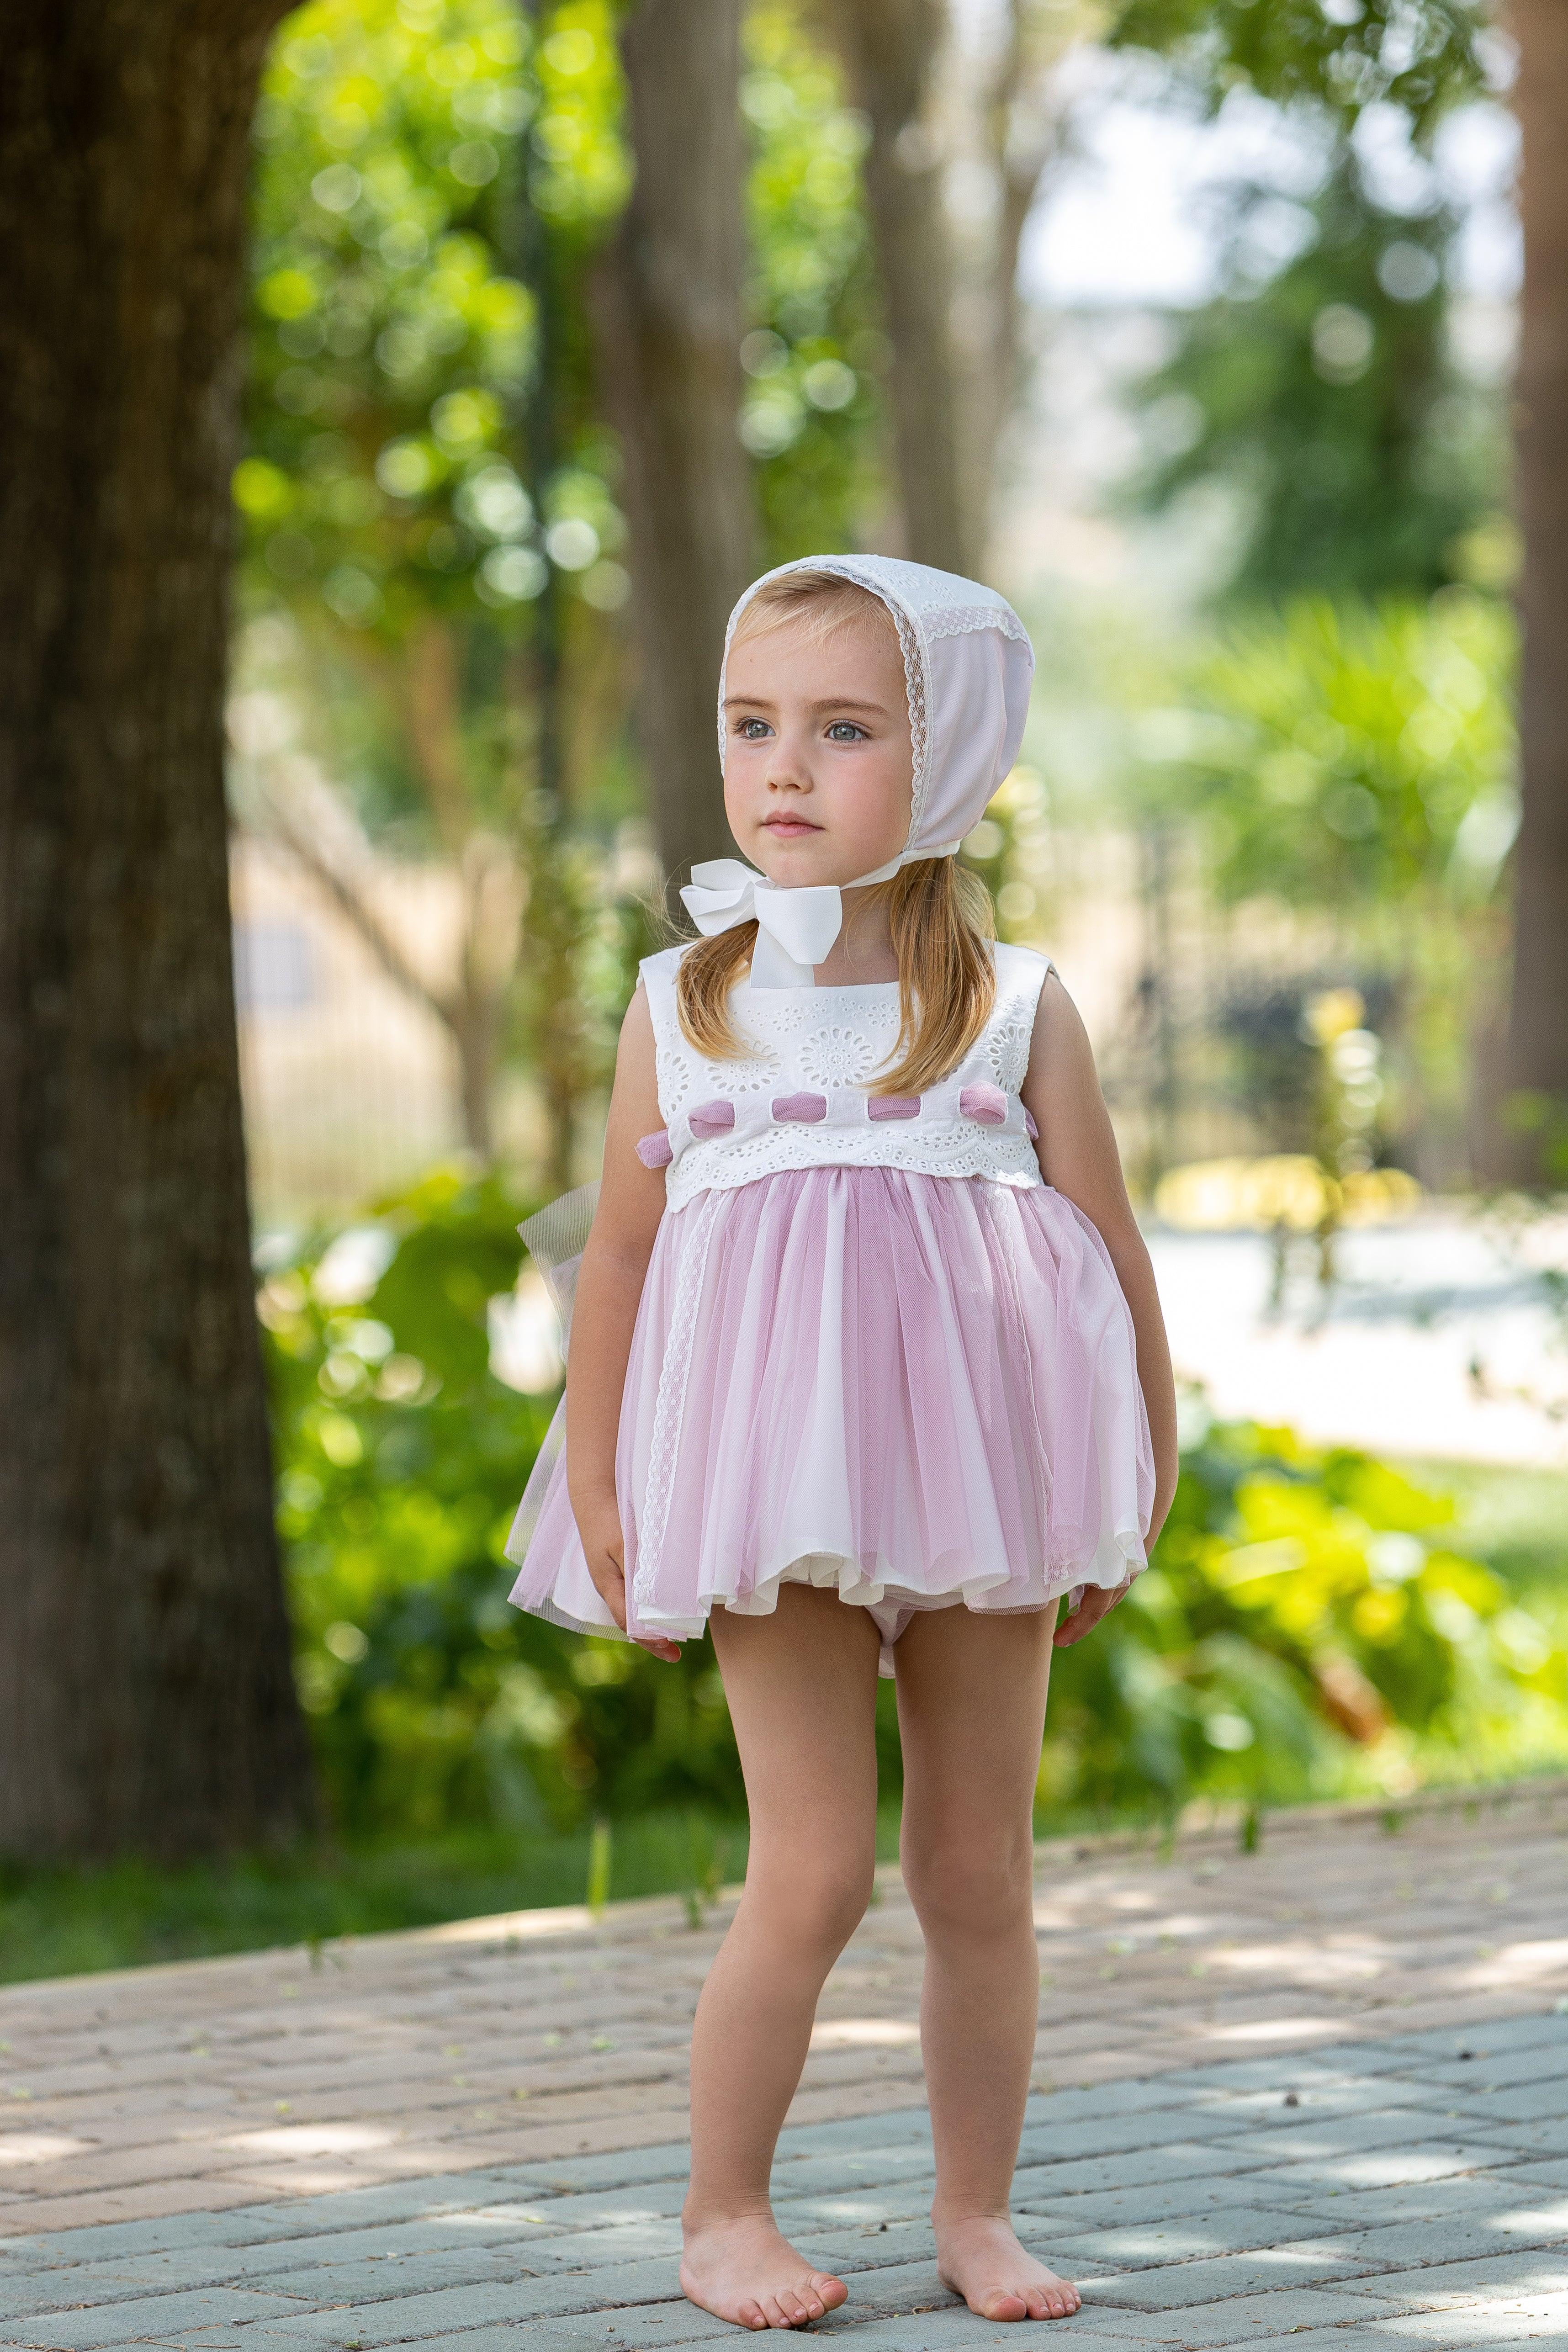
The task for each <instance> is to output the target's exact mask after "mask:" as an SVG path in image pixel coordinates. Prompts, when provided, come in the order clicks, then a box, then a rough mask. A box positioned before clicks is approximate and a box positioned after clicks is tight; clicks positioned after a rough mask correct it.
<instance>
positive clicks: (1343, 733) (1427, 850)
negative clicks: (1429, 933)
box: [1141, 589, 1515, 910]
mask: <svg viewBox="0 0 1568 2352" xmlns="http://www.w3.org/2000/svg"><path fill="white" fill-rule="evenodd" d="M1513 661H1514V632H1513V625H1512V622H1511V619H1510V615H1509V614H1508V612H1507V611H1506V609H1505V608H1504V607H1502V606H1501V605H1500V604H1496V603H1494V602H1492V601H1491V600H1489V599H1487V598H1483V597H1480V596H1477V595H1473V594H1470V593H1467V592H1465V591H1462V590H1458V589H1449V590H1446V591H1445V592H1444V593H1442V594H1441V595H1440V596H1437V597H1435V598H1434V599H1432V601H1431V602H1430V603H1428V604H1385V605H1383V606H1381V607H1377V608H1364V607H1358V606H1354V605H1352V606H1348V607H1344V608H1336V607H1335V606H1333V605H1331V604H1327V603H1321V602H1317V601H1306V602H1302V603H1300V604H1295V605H1293V606H1291V607H1290V608H1289V610H1288V611H1287V612H1285V613H1284V614H1281V615H1279V616H1278V617H1276V616H1273V615H1263V616H1259V617H1258V618H1255V619H1251V620H1248V621H1245V622H1241V623H1238V624H1237V625H1233V626H1232V627H1231V628H1230V630H1229V631H1228V632H1227V633H1226V635H1225V636H1224V637H1223V638H1222V639H1221V640H1220V642H1219V644H1218V646H1217V647H1216V648H1215V649H1214V650H1212V651H1205V653H1204V654H1203V655H1202V656H1200V657H1199V660H1198V662H1197V665H1196V667H1195V672H1194V677H1193V682H1192V687H1191V689H1190V692H1189V694H1188V697H1187V698H1186V702H1185V706H1184V708H1182V709H1169V710H1164V711H1156V712H1151V713H1149V714H1147V715H1146V717H1145V719H1144V720H1143V722H1142V730H1141V750H1142V773H1143V779H1144V784H1145V787H1146V789H1147V791H1148V793H1149V794H1150V796H1151V797H1152V799H1153V800H1154V801H1156V802H1157V803H1163V805H1165V806H1166V807H1173V808H1182V809H1185V810H1188V811H1190V812H1192V813H1194V814H1196V815H1197V816H1198V817H1199V818H1200V820H1201V821H1202V823H1203V824H1204V825H1205V829H1206V832H1207V836H1208V840H1209V844H1210V847H1211V852H1212V857H1213V873H1214V877H1215V882H1216V884H1217V886H1218V887H1219V889H1220V891H1221V892H1222V894H1223V895H1224V896H1226V898H1248V897H1252V896H1257V895H1261V894H1268V895H1272V896H1275V897H1278V898H1285V899H1289V900H1291V901H1293V902H1295V903H1297V904H1299V905H1309V906H1310V905H1315V906H1323V907H1332V908H1339V909H1341V910H1343V909H1345V908H1348V907H1354V906H1357V905H1359V906H1363V907H1368V906H1372V905H1375V904H1377V903H1379V902H1383V901H1397V900H1399V899H1400V898H1408V897H1409V896H1410V895H1411V894H1413V893H1415V892H1419V891H1424V890H1441V891H1443V892H1445V893H1447V894H1448V895H1449V896H1450V897H1451V898H1453V899H1454V900H1455V901H1456V902H1457V903H1458V904H1460V905H1464V904H1467V903H1475V902H1476V901H1477V900H1478V899H1479V898H1484V897H1485V896H1486V894H1487V893H1488V892H1489V890H1490V888H1491V887H1492V885H1493V884H1494V882H1495V880H1496V877H1497V873H1498V869H1499V866H1500V861H1501V859H1502V856H1503V855H1504V853H1505V851H1506V849H1507V847H1508V845H1509V842H1510V839H1511V837H1512V829H1513V822H1514V814H1513V812H1514V806H1515V797H1514V761H1515V736H1514V721H1513V716H1512V709H1511V703H1510V687H1511V680H1512V670H1513Z"/></svg>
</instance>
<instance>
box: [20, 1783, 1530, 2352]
mask: <svg viewBox="0 0 1568 2352" xmlns="http://www.w3.org/2000/svg"><path fill="white" fill-rule="evenodd" d="M724 1909H725V1906H722V1905H721V1906H719V1908H718V1910H717V1911H716V1913H715V1914H714V1915H713V1916H712V1917H710V1920H709V1921H708V1922H707V1923H706V1924H705V1925H704V1926H703V1927H701V1928H700V1929H697V1930H695V1931H694V1930H692V1929H691V1928H690V1927H689V1926H688V1925H687V1923H686V1921H685V1917H684V1914H683V1912H682V1909H681V1907H680V1906H679V1905H678V1904H675V1903H673V1902H666V1901H659V1902H653V1903H646V1904H637V1905H626V1906H621V1907H619V1908H616V1909H614V1910H612V1912H611V1913H610V1914H609V1915H608V1916H606V1918H605V1921H604V1922H603V1923H602V1925H600V1926H598V1927H595V1925H594V1924H593V1923H592V1922H591V1921H589V1920H588V1919H587V1918H586V1917H585V1916H584V1915H582V1914H580V1913H574V1912H559V1911H557V1912H552V1913H524V1914H520V1915H517V1916H512V1917H510V1918H502V1919H498V1920H482V1921H469V1922H465V1923H463V1924H461V1925H460V1926H458V1927H447V1928H438V1929H434V1930H429V1931H426V1932H424V1933H420V1934H416V1935H411V1936H392V1937H375V1938H371V1939H367V1940H366V1941H364V1942H363V1943H360V1944H356V1945H353V1946H352V1947H350V1948H340V1947H337V1946H333V1947H331V1948H328V1949H326V1950H324V1951H322V1952H321V1953H320V1954H318V1955H316V1956H314V1961H313V1962H312V1958H311V1956H310V1955H308V1954H306V1953H302V1952H299V1951H291V1952H279V1953H268V1954H262V1955H257V1956H253V1957H252V1956H247V1957H243V1958H235V1959H226V1960H215V1961H203V1962H196V1963H192V1964H187V1965H183V1966H180V1967H176V1968H169V1969H135V1970H125V1971H122V1972H120V1973H118V1974H114V1975H110V1976H100V1977H89V1978H78V1979H65V1980H61V1981H58V1982H55V1983H51V1984H47V1985H38V1986H21V1987H16V1988H13V1989H11V1990H8V1991H5V1992H0V2345H5V2346H48V2347H57V2352H89V2347H91V2352H99V2347H102V2352H113V2348H114V2347H123V2346H127V2345H130V2344H133V2343H135V2344H155V2345H162V2346H180V2347H187V2346H188V2347H195V2346H198V2345H200V2346H208V2347H215V2352H264V2347H273V2346H283V2345H289V2346H292V2347H353V2346H363V2347H366V2352H368V2347H372V2346H374V2347H383V2346H392V2345H400V2344H404V2343H410V2344H418V2345H419V2346H421V2347H424V2352H432V2347H439V2346H446V2345H451V2346H453V2347H462V2352H488V2347H492V2346H493V2347H500V2346H502V2345H504V2346H506V2347H512V2352H516V2347H535V2346H536V2347H538V2352H574V2347H576V2348H577V2352H587V2347H595V2352H612V2347H613V2352H641V2347H652V2346H656V2345H658V2346H665V2345H668V2346H675V2345H682V2344H693V2343H697V2342H700V2341H708V2340H710V2339H711V2338H712V2337H713V2336H718V2335H722V2334H726V2333H729V2332H731V2331H728V2330H726V2329H724V2328H723V2327H722V2326H721V2324H720V2323H718V2322H715V2321H709V2320H707V2319H706V2318H705V2317H704V2316H703V2315H701V2314H700V2313H697V2312H694V2311H693V2310H692V2309H691V2307H690V2306H689V2305H686V2304H685V2303H684V2302H683V2301H682V2300H681V2299H680V2298H679V2290H678V2288H677V2284H676V2278H675V2262H674V2253H675V2249H676V2246H677V2242H678V2240H677V2230H676V2219H675V2217H676V2215H677V2212H678V2210H679V2202H680V2195H681V2185H682V2172H683V2166H684V2149H683V2146H682V2142H681V2134H682V2131H683V2128H684V2119H685V2118H684V2074H685V2063H684V2062H685V2038H686V2033H687V2030H688V2025H689V2015H690V2010H691V2005H692V2002H693V2000H694V1998H695V1995H696V1991H697V1989H698V1987H699V1985H700V1981H701V1979H702V1974H703V1971H704V1969H706V1967H707V1965H708V1962H709V1960H710V1958H711V1955H712V1951H713V1948H714V1946H715V1943H716V1941H717V1937H718V1935H719V1933H720V1932H721V1927H722V1920H723V1915H724ZM1037 1920H1038V1925H1039V1932H1040V1943H1041V1952H1042V1960H1043V1964H1044V1969H1045V1972H1046V1984H1045V1987H1044V1990H1043V1991H1042V1996H1041V2025H1040V2038H1039V2045H1038V2059H1037V2086H1038V2088H1037V2096H1036V2097H1035V2098H1034V2099H1033V2100H1032V2101H1031V2104H1030V2117H1029V2125H1028V2129H1027V2132H1026V2141H1025V2148H1024V2155H1023V2159H1022V2166H1021V2169H1020V2173H1019V2182H1018V2202H1019V2207H1020V2211H1021V2213H1022V2215H1023V2217H1024V2225H1025V2228H1026V2235H1027V2236H1028V2238H1029V2240H1030V2242H1032V2243H1033V2244H1035V2245H1037V2247H1038V2249H1039V2250H1040V2251H1041V2252H1046V2253H1047V2254H1050V2255H1052V2256H1053V2257H1054V2258H1057V2259H1058V2261H1059V2262H1060V2263H1061V2264H1062V2266H1063V2267H1064V2268H1066V2269H1068V2270H1069V2271H1070V2273H1071V2274H1072V2275H1073V2276H1074V2277H1075V2278H1077V2279H1078V2280H1079V2283H1080V2284H1081V2285H1082V2286H1083V2289H1084V2293H1085V2297H1086V2303H1085V2309H1084V2311H1083V2313H1082V2314H1081V2315H1079V2317H1078V2318H1077V2319H1075V2320H1072V2321H1070V2322H1058V2323H1056V2325H1055V2328H1054V2332H1053V2336H1052V2341H1053V2343H1055V2342H1058V2341H1060V2342H1061V2343H1062V2344H1063V2345H1064V2346H1065V2345H1069V2344H1071V2343H1073V2342H1079V2341H1081V2342H1082V2343H1084V2344H1085V2345H1086V2346H1088V2345H1089V2344H1091V2343H1092V2344H1093V2345H1094V2346H1095V2347H1100V2352H1112V2347H1116V2346H1119V2345H1126V2346H1132V2345H1138V2346H1149V2345H1152V2344H1158V2343H1169V2344H1172V2345H1185V2346H1191V2347H1199V2346H1210V2345H1215V2346H1217V2345H1223V2344H1233V2343H1237V2342H1240V2341H1248V2342H1272V2341H1273V2340H1275V2338H1276V2337H1279V2336H1285V2335H1288V2334H1289V2335H1290V2336H1291V2338H1292V2343H1293V2344H1299V2345H1300V2346H1301V2347H1302V2352H1318V2347H1321V2346H1328V2345H1331V2344H1332V2345H1334V2346H1338V2347H1346V2352H1356V2347H1363V2346H1367V2345H1371V2344H1373V2342H1377V2343H1382V2344H1385V2345H1388V2346H1393V2345H1396V2344H1406V2345H1408V2346H1410V2347H1431V2352H1447V2347H1459V2346H1464V2345H1468V2344H1471V2343H1488V2344H1491V2345H1494V2346H1506V2345H1510V2344H1512V2343H1516V2342H1517V2343H1521V2344H1522V2343H1525V2342H1530V2341H1539V2342H1544V2341H1547V2340H1549V2339H1551V2340H1556V2341H1559V2342H1563V2343H1568V1786H1564V1785H1563V1784H1552V1785H1550V1786H1542V1787H1540V1788H1538V1789H1536V1790H1525V1791H1515V1792H1513V1794H1512V1795H1511V1796H1503V1797H1489V1798H1487V1799H1486V1800H1484V1801H1474V1802H1471V1803H1469V1804H1464V1803H1448V1804H1442V1805H1436V1806H1423V1807H1416V1808H1412V1809H1409V1810H1407V1811H1405V1813H1403V1814H1402V1815H1401V1816H1399V1817H1397V1820H1396V1823H1395V1828H1394V1833H1391V1832H1390V1828H1389V1826H1388V1825H1387V1823H1386V1822H1385V1818H1384V1816H1382V1815H1381V1814H1379V1813H1378V1812H1376V1811H1370V1810H1369V1811H1362V1812H1351V1813H1345V1812H1339V1813H1330V1812H1319V1813H1314V1814H1298V1815H1289V1816H1284V1817H1281V1818H1280V1819H1279V1820H1278V1821H1277V1822H1274V1823H1273V1824H1271V1825H1270V1827H1269V1829H1268V1834H1267V1835H1266V1838H1265V1841H1264V1843H1263V1847H1262V1850H1261V1851H1260V1852H1259V1853H1256V1854H1252V1855H1242V1854H1239V1853H1237V1847H1236V1843H1235V1840H1234V1838H1233V1837H1228V1838H1227V1837H1221V1836H1219V1835H1218V1834H1214V1835H1209V1836H1198V1837H1191V1838H1185V1839H1184V1840H1183V1841H1182V1843H1181V1845H1180V1846H1179V1848H1178V1850H1177V1852H1176V1853H1174V1854H1173V1856H1171V1857H1169V1858H1165V1859H1163V1858H1161V1857H1160V1856H1159V1855H1158V1854H1157V1853H1152V1851H1150V1850H1148V1849H1143V1850H1142V1851H1141V1850H1139V1849H1138V1848H1137V1847H1135V1846H1134V1845H1133V1844H1132V1843H1130V1842H1110V1843H1100V1844H1093V1845H1082V1846H1078V1847H1074V1846H1071V1845H1066V1846H1047V1847H1042V1849H1041V1850H1040V1855H1039V1867H1038V1874H1037ZM918 1968H919V1946H918V1937H917V1935H916V1932H915V1930H914V1927H913V1923H912V1921H911V1919H910V1915H909V1912H908V1909H907V1906H905V1904H904V1902H903V1899H902V1896H901V1894H900V1890H899V1888H898V1884H897V1879H896V1876H895V1875H893V1874H884V1876H883V1880H882V1900H881V1902H880V1904H879V1906H878V1907H877V1908H875V1909H874V1910H873V1911H872V1912H871V1913H870V1914H869V1915H868V1918H867V1920H866V1922H865V1924H864V1926H863V1927H862V1928H861V1929H860V1931H859V1933H858V1935H857V1937H855V1939H854V1942H853V1943H852V1945H851V1946H850V1948H849V1949H848V1951H847V1953H846V1955H845V1958H844V1959H843V1961H842V1962H841V1964H840V1966H839V1968H838V1969H837V1970H836V1971H835V1973H834V1977H833V1979H832V1981H831V1983H830V1985H829V1988H828V1990H827V1993H826V1996H825V1999H824V2001H823V2005H822V2021H821V2024H820V2026H819V2029H818V2032H817V2035H816V2050H815V2054H814V2056H813V2058H812V2061H811V2064H810V2068H809V2070H808V2074H807V2077H806V2081H805V2084H804V2086H803V2088H802V2091H801V2094H800V2096H799V2099H798V2100H797V2102H796V2105H795V2111H794V2115H793V2116H792V2125H791V2129H790V2131H789V2133H788V2134H787V2136H786V2138H785V2142H784V2147H783V2149H782V2150H781V2157H780V2164H779V2170H778V2176H777V2190H778V2194H779V2197H780V2199H781V2203H782V2207H783V2208H784V2210H785V2214H786V2219H785V2226H786V2227H787V2228H790V2229H791V2230H792V2231H793V2232H795V2234H797V2236H799V2237H800V2238H802V2239H805V2240H808V2241H809V2242H810V2245H811V2250H812V2252H813V2257H814V2259H815V2260H816V2261H817V2262H819V2263H824V2264H829V2265H831V2266H833V2267H836V2268H837V2269H838V2270H840V2271H841V2272H843V2273H845V2274H846V2275H848V2274H849V2273H854V2276H853V2278H852V2280H851V2286H852V2294H851V2299H850V2302H849V2304H848V2305H847V2306H846V2308H845V2309H844V2311H842V2312H840V2313H837V2314H836V2315H833V2317H832V2319H831V2320H830V2321H829V2322H827V2323H825V2324H824V2326H821V2327H820V2328H818V2329H817V2330H816V2331H814V2332H815V2333H817V2334H821V2335H833V2336H837V2335H844V2334H853V2335H854V2336H855V2338H856V2342H857V2347H864V2352H873V2347H887V2352H938V2347H944V2346H947V2345H950V2344H951V2345H954V2346H957V2345H967V2344H969V2343H971V2342H978V2341H979V2340H981V2338H982V2337H984V2338H985V2339H986V2340H987V2341H989V2340H993V2339H994V2335H995V2330H994V2328H993V2327H991V2326H987V2324H986V2323H984V2322H982V2321H977V2320H974V2319H973V2318H972V2317H971V2316H970V2315H968V2314H967V2313H966V2312H964V2311H963V2310H962V2309H961V2308H959V2307H958V2306H956V2305H954V2304H953V2301H952V2297H950V2296H948V2295H946V2294H943V2292H942V2288H941V2287H940V2285H939V2284H938V2282H937V2280H936V2276H935V2272H934V2269H933V2268H932V2266H931V2243H930V2236H929V2232H928V2231H927V2230H926V2228H925V2225H924V2221H923V2214H924V2211H925V2208H926V2206H927V2204H928V2203H929V2198H930V2168H931V2167H930V2143H929V2137H928V2135H927V2132H926V2127H925V2120H924V2116H923V2115H922V2113H921V2109H920V2107H919V2105H918V2100H919V2053H918V2047H917V2044H916V2037H915V2027H914V2018H915V2014H916V2000H917V1985H918ZM4 2045H9V2046H8V2047H6V2046H4Z"/></svg>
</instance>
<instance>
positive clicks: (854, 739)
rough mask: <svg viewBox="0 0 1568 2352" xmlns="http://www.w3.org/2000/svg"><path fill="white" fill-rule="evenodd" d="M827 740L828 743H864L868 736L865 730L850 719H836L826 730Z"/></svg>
mask: <svg viewBox="0 0 1568 2352" xmlns="http://www.w3.org/2000/svg"><path fill="white" fill-rule="evenodd" d="M827 740H828V741H829V742H830V743H864V742H865V741H866V740H868V738H867V734H866V730H865V729H864V728H863V727H857V726H856V724H855V722H854V720H853V719H835V720H834V722H833V724H832V726H831V727H830V728H829V729H828V730H827Z"/></svg>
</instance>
